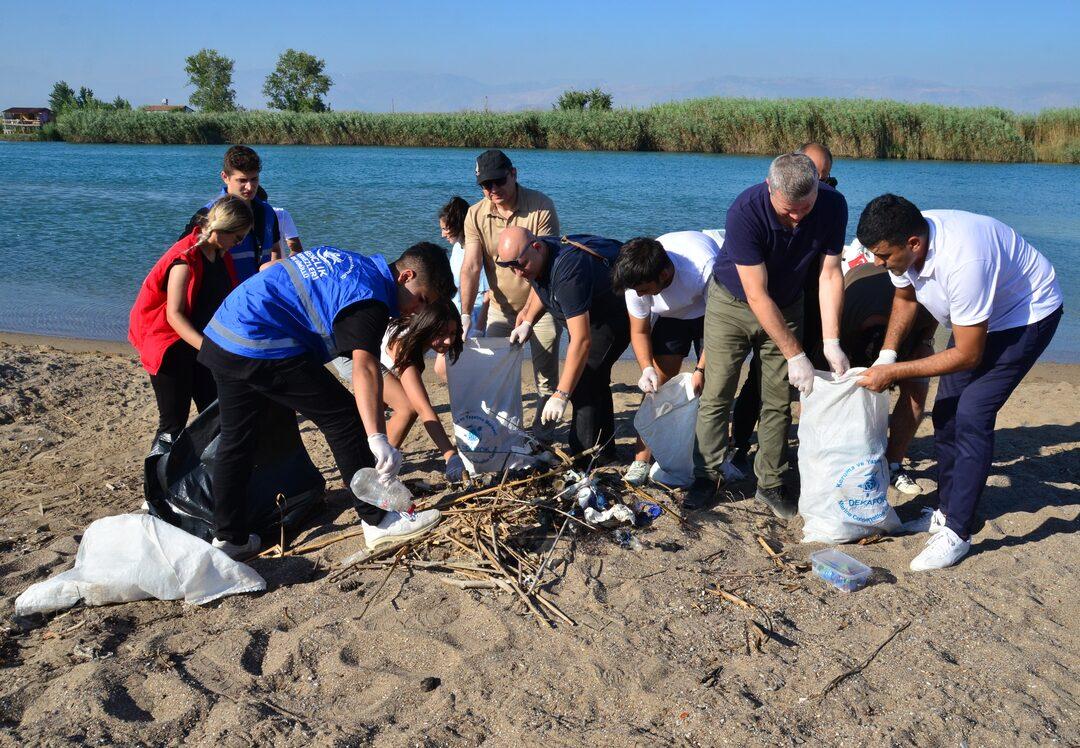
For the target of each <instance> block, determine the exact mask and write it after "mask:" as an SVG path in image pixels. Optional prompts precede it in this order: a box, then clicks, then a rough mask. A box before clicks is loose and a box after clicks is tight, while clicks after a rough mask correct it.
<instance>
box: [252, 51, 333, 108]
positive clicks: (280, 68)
mask: <svg viewBox="0 0 1080 748" xmlns="http://www.w3.org/2000/svg"><path fill="white" fill-rule="evenodd" d="M325 68H326V61H325V60H322V59H320V58H318V57H316V56H315V55H312V54H308V53H307V52H301V51H299V50H295V49H286V50H285V51H284V52H282V53H281V56H280V57H279V58H278V62H277V67H276V68H274V72H272V73H270V75H268V76H266V83H265V84H264V85H263V93H264V94H265V95H266V98H267V99H268V101H267V102H266V103H267V106H269V107H271V108H273V109H282V110H285V111H290V112H328V111H330V107H329V106H328V105H327V104H326V102H325V101H323V97H324V96H326V94H327V93H328V92H329V91H330V86H332V85H333V84H334V82H333V80H331V79H330V76H328V75H326V74H325V73H324V72H323V70H324V69H325Z"/></svg>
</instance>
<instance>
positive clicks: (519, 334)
mask: <svg viewBox="0 0 1080 748" xmlns="http://www.w3.org/2000/svg"><path fill="white" fill-rule="evenodd" d="M530 334H532V323H531V322H522V323H521V324H520V325H518V326H517V327H515V328H514V329H513V330H511V331H510V344H511V345H524V344H525V341H526V340H528V339H529V335H530Z"/></svg>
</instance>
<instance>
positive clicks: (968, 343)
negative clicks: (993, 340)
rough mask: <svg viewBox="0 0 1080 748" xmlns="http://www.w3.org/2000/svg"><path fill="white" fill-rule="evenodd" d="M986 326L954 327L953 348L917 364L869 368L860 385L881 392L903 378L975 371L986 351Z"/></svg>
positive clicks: (923, 359)
mask: <svg viewBox="0 0 1080 748" xmlns="http://www.w3.org/2000/svg"><path fill="white" fill-rule="evenodd" d="M986 325H987V323H986V322H980V323H979V324H977V325H953V341H954V345H953V347H952V348H946V349H945V350H943V351H942V352H941V353H935V354H934V355H933V356H927V357H926V358H920V359H916V360H915V361H902V362H900V363H896V364H887V365H885V366H875V367H873V368H870V369H867V370H866V372H865V373H864V374H863V375H862V378H861V379H859V384H860V385H861V386H863V387H866V388H867V389H869V390H873V391H874V392H881V391H883V390H885V389H886V388H888V387H889V386H890V385H892V384H893V383H894V382H897V381H899V380H901V379H914V378H916V377H937V376H941V375H942V374H952V373H954V372H957V371H967V370H969V369H974V368H975V367H976V366H978V365H979V363H980V362H981V361H982V356H983V351H984V350H985V348H986V330H987V327H986ZM890 326H891V324H890Z"/></svg>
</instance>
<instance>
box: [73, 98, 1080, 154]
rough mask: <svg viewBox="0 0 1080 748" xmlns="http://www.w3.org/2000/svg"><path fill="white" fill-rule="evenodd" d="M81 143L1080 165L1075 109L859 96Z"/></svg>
mask: <svg viewBox="0 0 1080 748" xmlns="http://www.w3.org/2000/svg"><path fill="white" fill-rule="evenodd" d="M57 131H58V132H59V134H60V136H61V137H62V138H63V139H64V140H67V141H70V142H76V143H89V142H94V143H153V144H196V143H251V144H295V143H306V144H313V145H390V146H463V147H470V148H486V147H503V148H552V149H561V150H615V151H635V150H657V151H692V152H705V153H740V154H774V153H780V152H783V151H787V150H791V149H793V148H795V147H797V146H799V145H800V144H802V143H804V142H806V141H808V140H816V141H820V142H823V143H825V144H827V145H828V146H829V147H830V148H831V149H832V151H833V153H834V154H835V155H836V156H838V157H848V158H897V159H950V160H960V161H1059V162H1066V163H1080V108H1073V109H1052V110H1046V111H1044V112H1041V113H1040V114H1038V115H1035V116H1023V115H1018V114H1015V113H1013V112H1010V111H1007V110H1005V109H997V108H990V107H980V108H967V107H949V106H937V105H931V104H903V103H899V102H895V101H876V100H863V99H858V100H852V99H778V100H757V99H720V98H714V99H694V100H689V101H681V102H675V103H670V104H659V105H657V106H653V107H649V108H646V109H614V110H610V111H595V112H591V111H527V112H499V113H494V112H456V113H440V114H374V113H369V112H327V113H287V112H264V111H251V112H230V113H213V114H172V113H168V114H166V113H156V112H155V113H150V112H142V111H86V110H82V111H74V112H71V113H69V114H65V115H63V116H61V118H60V120H59V121H58V123H57Z"/></svg>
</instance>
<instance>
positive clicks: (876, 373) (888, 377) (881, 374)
mask: <svg viewBox="0 0 1080 748" xmlns="http://www.w3.org/2000/svg"><path fill="white" fill-rule="evenodd" d="M895 381H896V377H895V376H894V375H893V366H892V365H891V364H886V365H883V366H879V365H878V364H876V363H875V364H874V365H873V366H871V367H870V368H869V369H867V370H866V371H864V372H863V373H862V374H861V375H860V377H859V381H858V382H856V384H857V385H859V386H860V387H865V388H866V389H868V390H870V391H871V392H884V391H885V390H887V389H888V388H889V386H890V385H892V383H893V382H895Z"/></svg>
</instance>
